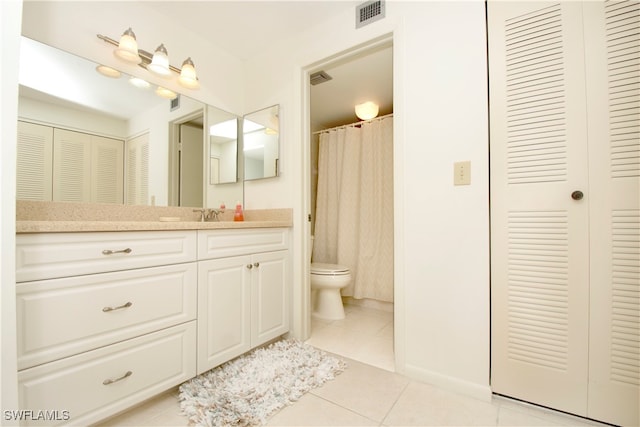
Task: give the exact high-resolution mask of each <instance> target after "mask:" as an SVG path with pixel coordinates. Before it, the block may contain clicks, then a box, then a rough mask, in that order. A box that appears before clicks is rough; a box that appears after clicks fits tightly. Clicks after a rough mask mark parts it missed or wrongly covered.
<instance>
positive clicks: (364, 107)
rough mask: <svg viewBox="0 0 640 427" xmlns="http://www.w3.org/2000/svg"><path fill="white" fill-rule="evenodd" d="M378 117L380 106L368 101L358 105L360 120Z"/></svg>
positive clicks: (357, 114) (357, 113)
mask: <svg viewBox="0 0 640 427" xmlns="http://www.w3.org/2000/svg"><path fill="white" fill-rule="evenodd" d="M377 115H378V104H376V103H374V102H371V101H367V102H364V103H362V104H358V105H356V116H358V118H359V119H360V120H370V119H373V118H374V117H376V116H377Z"/></svg>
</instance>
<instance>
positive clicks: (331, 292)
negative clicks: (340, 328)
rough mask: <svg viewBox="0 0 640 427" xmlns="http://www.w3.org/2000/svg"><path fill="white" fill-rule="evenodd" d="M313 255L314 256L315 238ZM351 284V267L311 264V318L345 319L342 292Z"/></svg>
mask: <svg viewBox="0 0 640 427" xmlns="http://www.w3.org/2000/svg"><path fill="white" fill-rule="evenodd" d="M311 254H312V256H313V236H311ZM312 261H313V258H312ZM350 282H351V271H350V270H349V267H345V266H344V265H337V264H324V263H315V262H311V316H312V317H315V318H317V319H323V320H340V319H344V307H343V305H342V295H341V294H340V290H341V289H342V288H344V287H345V286H347V285H348V284H349V283H350Z"/></svg>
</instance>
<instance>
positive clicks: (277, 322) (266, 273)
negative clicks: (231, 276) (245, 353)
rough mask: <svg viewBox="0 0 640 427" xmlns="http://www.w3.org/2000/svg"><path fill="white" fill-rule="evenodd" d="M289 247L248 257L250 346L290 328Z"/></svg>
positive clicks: (274, 336) (263, 341)
mask: <svg viewBox="0 0 640 427" xmlns="http://www.w3.org/2000/svg"><path fill="white" fill-rule="evenodd" d="M287 254H288V251H278V252H268V253H263V254H255V255H253V256H252V257H251V261H252V264H251V265H252V269H251V271H252V273H251V347H256V346H258V345H260V344H263V343H265V342H267V341H269V340H271V339H273V338H276V337H278V336H280V335H282V334H284V333H286V332H287V331H288V330H289V304H288V300H289V298H288V286H287V277H288V275H287V258H288V255H287Z"/></svg>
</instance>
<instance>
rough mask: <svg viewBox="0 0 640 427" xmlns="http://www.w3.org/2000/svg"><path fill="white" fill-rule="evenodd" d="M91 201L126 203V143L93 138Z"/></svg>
mask: <svg viewBox="0 0 640 427" xmlns="http://www.w3.org/2000/svg"><path fill="white" fill-rule="evenodd" d="M91 157H92V160H91V201H92V202H94V203H117V204H121V203H123V202H124V199H123V194H124V187H123V184H124V176H123V174H124V142H123V141H122V140H118V139H112V138H105V137H102V136H95V135H92V136H91Z"/></svg>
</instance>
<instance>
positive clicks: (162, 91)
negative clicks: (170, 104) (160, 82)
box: [156, 86, 178, 99]
mask: <svg viewBox="0 0 640 427" xmlns="http://www.w3.org/2000/svg"><path fill="white" fill-rule="evenodd" d="M156 95H158V96H161V97H163V98H167V99H175V98H176V97H177V96H178V94H177V93H175V92H174V91H172V90H169V89H167V88H164V87H162V86H158V88H157V89H156Z"/></svg>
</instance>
